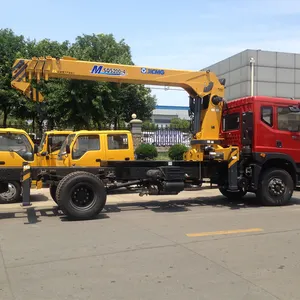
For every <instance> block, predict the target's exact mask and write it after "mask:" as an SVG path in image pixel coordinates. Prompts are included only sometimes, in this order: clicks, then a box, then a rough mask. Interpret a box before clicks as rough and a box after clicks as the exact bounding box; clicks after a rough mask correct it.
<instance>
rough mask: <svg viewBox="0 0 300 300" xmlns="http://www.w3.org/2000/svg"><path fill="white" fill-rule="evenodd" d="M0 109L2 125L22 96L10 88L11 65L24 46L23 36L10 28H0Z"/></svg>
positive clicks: (5, 124)
mask: <svg viewBox="0 0 300 300" xmlns="http://www.w3.org/2000/svg"><path fill="white" fill-rule="evenodd" d="M0 45H1V47H0V111H1V112H2V114H3V123H2V125H3V126H4V127H7V119H8V116H9V115H10V114H11V112H12V111H13V110H14V109H15V108H16V107H18V105H19V101H21V100H20V99H21V98H22V97H21V96H20V95H19V94H18V93H17V92H16V91H15V90H13V89H12V88H11V85H10V83H11V74H12V65H13V62H14V61H15V59H16V58H18V57H20V56H21V55H22V52H23V51H24V47H25V41H24V37H23V36H22V35H20V36H18V35H15V34H14V32H13V31H12V30H10V29H0Z"/></svg>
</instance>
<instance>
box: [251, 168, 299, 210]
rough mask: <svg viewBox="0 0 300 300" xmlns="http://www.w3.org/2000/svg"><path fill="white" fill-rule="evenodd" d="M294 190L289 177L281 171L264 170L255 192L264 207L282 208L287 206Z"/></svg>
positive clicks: (273, 169) (285, 172)
mask: <svg viewBox="0 0 300 300" xmlns="http://www.w3.org/2000/svg"><path fill="white" fill-rule="evenodd" d="M293 190H294V182H293V179H292V177H291V175H290V174H289V173H288V172H287V171H285V170H281V169H275V168H272V169H269V170H265V171H264V172H263V174H262V178H261V180H260V184H259V187H258V190H257V194H256V195H257V197H258V198H259V200H260V202H261V203H262V204H263V205H266V206H282V205H286V204H288V202H289V201H290V199H291V197H292V195H293Z"/></svg>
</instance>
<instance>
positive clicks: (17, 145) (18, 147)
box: [0, 133, 33, 161]
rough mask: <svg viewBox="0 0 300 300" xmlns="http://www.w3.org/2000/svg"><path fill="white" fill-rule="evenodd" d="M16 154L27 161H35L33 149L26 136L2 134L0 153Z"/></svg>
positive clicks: (0, 134)
mask: <svg viewBox="0 0 300 300" xmlns="http://www.w3.org/2000/svg"><path fill="white" fill-rule="evenodd" d="M3 151H9V152H15V153H17V154H18V155H20V156H21V157H22V158H23V159H24V160H26V161H32V160H33V148H32V146H31V144H30V142H29V140H28V138H27V137H26V136H25V135H24V134H18V133H0V152H3Z"/></svg>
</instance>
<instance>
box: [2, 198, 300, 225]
mask: <svg viewBox="0 0 300 300" xmlns="http://www.w3.org/2000/svg"><path fill="white" fill-rule="evenodd" d="M291 205H300V199H299V198H298V199H297V198H292V200H291V202H290V203H289V205H288V206H291ZM205 206H207V207H218V208H220V207H227V208H229V209H230V210H240V209H247V208H254V207H261V206H262V205H260V204H259V203H258V200H257V199H256V197H255V196H254V195H253V196H252V195H251V194H250V195H248V196H246V197H244V198H243V199H241V200H240V201H230V200H228V199H227V198H225V197H224V196H221V195H220V196H211V197H207V196H205V197H198V198H193V199H191V198H188V199H183V200H170V201H148V202H145V201H143V202H137V201H133V202H127V203H119V204H107V205H106V206H105V208H104V210H103V212H102V213H100V214H99V215H98V216H97V217H96V218H94V219H92V220H89V221H93V220H103V219H109V218H110V217H109V214H113V213H118V212H126V211H141V210H150V211H153V212H155V213H178V212H188V211H190V210H191V209H192V208H194V207H205ZM40 217H59V218H60V220H61V221H62V222H67V221H74V220H71V219H69V218H67V217H66V216H65V215H64V214H63V213H62V212H61V211H60V210H59V209H58V207H53V208H34V207H29V208H27V209H25V210H24V211H22V212H6V213H5V212H4V213H1V212H0V220H3V219H11V218H23V219H24V218H26V219H27V221H26V222H24V224H26V225H27V224H36V223H39V222H41V220H40Z"/></svg>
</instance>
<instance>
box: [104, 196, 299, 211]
mask: <svg viewBox="0 0 300 300" xmlns="http://www.w3.org/2000/svg"><path fill="white" fill-rule="evenodd" d="M291 205H300V199H297V198H292V200H291V202H290V203H289V206H291ZM199 206H210V207H228V208H229V209H231V210H238V209H247V208H253V207H261V206H262V205H261V204H260V203H259V202H258V200H257V198H256V197H255V195H248V196H246V197H244V198H243V199H241V200H240V201H230V200H228V199H227V198H226V197H224V196H222V195H220V196H211V197H207V196H206V197H199V198H193V199H190V198H188V199H183V200H170V201H149V202H145V201H143V202H136V201H135V202H127V203H120V204H107V205H106V206H105V209H104V210H105V212H106V213H108V214H109V213H115V212H122V211H134V210H152V211H153V212H156V213H173V212H184V211H190V210H191V208H193V207H199Z"/></svg>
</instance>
